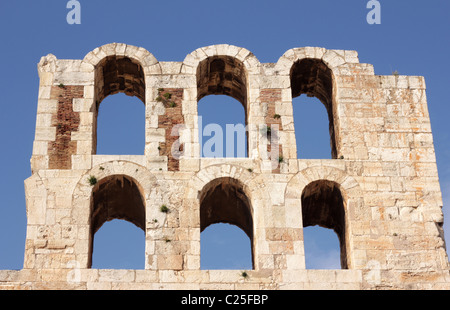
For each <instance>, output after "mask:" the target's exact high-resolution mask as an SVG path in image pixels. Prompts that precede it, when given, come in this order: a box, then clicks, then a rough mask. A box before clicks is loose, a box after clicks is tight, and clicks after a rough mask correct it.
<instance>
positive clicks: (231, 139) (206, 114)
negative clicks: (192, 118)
mask: <svg viewBox="0 0 450 310" xmlns="http://www.w3.org/2000/svg"><path fill="white" fill-rule="evenodd" d="M198 115H199V141H200V146H201V149H200V151H201V156H202V157H247V131H246V128H245V110H244V108H243V106H242V105H241V104H240V103H239V102H238V101H237V100H235V99H233V98H231V97H229V96H224V95H217V96H207V97H205V98H203V99H201V100H200V101H199V103H198Z"/></svg>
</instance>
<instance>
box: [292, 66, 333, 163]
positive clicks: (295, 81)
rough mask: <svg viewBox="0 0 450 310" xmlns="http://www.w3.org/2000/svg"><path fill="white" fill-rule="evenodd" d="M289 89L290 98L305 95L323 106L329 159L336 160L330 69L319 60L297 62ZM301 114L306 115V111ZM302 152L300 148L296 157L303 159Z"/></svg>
mask: <svg viewBox="0 0 450 310" xmlns="http://www.w3.org/2000/svg"><path fill="white" fill-rule="evenodd" d="M291 89H292V98H296V97H298V96H300V95H302V94H306V95H307V96H308V97H316V98H317V99H319V100H320V101H321V102H322V103H323V104H324V106H325V108H326V112H327V113H326V115H327V116H328V131H329V141H330V147H331V157H332V158H337V157H338V150H337V146H336V140H337V139H336V131H335V128H334V125H335V124H334V123H335V115H336V104H335V103H334V93H333V74H332V72H331V69H330V68H328V66H327V65H326V64H325V63H324V62H323V61H322V60H319V59H302V60H299V61H297V62H296V63H295V64H294V65H293V66H292V69H291ZM302 113H307V111H304V112H302ZM306 117H308V116H306ZM310 119H311V118H310ZM327 140H328V139H327ZM303 151H304V150H303V148H302V147H301V148H300V149H299V150H298V151H297V153H298V157H301V158H305V157H304V156H303V153H302V152H303Z"/></svg>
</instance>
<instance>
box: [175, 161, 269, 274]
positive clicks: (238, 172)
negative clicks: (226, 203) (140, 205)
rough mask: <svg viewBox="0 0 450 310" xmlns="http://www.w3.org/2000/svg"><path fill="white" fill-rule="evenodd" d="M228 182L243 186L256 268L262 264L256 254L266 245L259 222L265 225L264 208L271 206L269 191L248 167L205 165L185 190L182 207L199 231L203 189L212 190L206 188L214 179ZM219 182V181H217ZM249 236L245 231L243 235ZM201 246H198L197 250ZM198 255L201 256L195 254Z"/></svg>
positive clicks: (214, 182) (214, 181) (213, 182)
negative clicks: (250, 219) (249, 211)
mask: <svg viewBox="0 0 450 310" xmlns="http://www.w3.org/2000/svg"><path fill="white" fill-rule="evenodd" d="M220 179H228V180H233V181H231V182H232V183H238V184H240V185H241V186H242V189H243V192H244V193H245V196H246V197H247V198H248V200H249V205H250V206H251V216H252V223H253V228H252V229H253V231H252V235H253V242H252V243H253V244H252V247H253V267H254V269H258V268H259V265H260V264H261V263H260V262H259V259H258V255H259V253H260V252H261V251H264V249H266V248H267V245H266V244H265V240H264V239H263V238H264V234H263V233H258V230H262V229H264V228H263V227H261V223H264V209H265V207H267V206H268V205H270V204H271V199H270V196H269V194H268V191H267V190H266V189H265V184H264V182H262V180H260V178H259V177H258V176H255V175H254V174H253V173H252V172H250V171H249V170H248V168H245V167H241V166H238V165H230V164H222V165H213V166H208V167H206V168H204V169H201V170H200V171H199V172H197V173H196V174H195V175H194V176H193V177H192V178H191V181H190V182H189V184H188V186H187V187H186V190H185V194H184V199H183V206H184V207H185V209H189V212H190V214H189V215H186V217H189V218H192V219H194V220H192V225H193V226H194V228H197V229H198V230H199V233H200V230H201V223H200V212H201V211H200V202H201V198H202V195H204V194H205V189H209V188H212V187H210V186H209V185H211V184H212V185H214V184H216V182H217V180H220ZM219 183H220V182H219ZM246 233H247V235H248V232H246ZM199 248H200V247H198V249H199ZM196 254H197V255H198V256H200V253H199V252H198V253H196Z"/></svg>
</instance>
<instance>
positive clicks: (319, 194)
mask: <svg viewBox="0 0 450 310" xmlns="http://www.w3.org/2000/svg"><path fill="white" fill-rule="evenodd" d="M301 200H302V219H303V227H304V228H305V227H308V226H315V225H318V226H320V227H323V228H328V229H332V230H333V231H334V232H335V233H336V235H337V236H338V239H339V246H340V253H341V254H340V257H341V258H340V260H341V268H342V269H348V264H347V242H346V216H345V209H346V207H345V199H344V197H343V194H342V192H341V189H340V186H339V184H337V183H336V182H333V181H329V180H317V181H313V182H311V183H309V184H308V185H307V186H306V187H305V188H304V189H303V191H302V195H301Z"/></svg>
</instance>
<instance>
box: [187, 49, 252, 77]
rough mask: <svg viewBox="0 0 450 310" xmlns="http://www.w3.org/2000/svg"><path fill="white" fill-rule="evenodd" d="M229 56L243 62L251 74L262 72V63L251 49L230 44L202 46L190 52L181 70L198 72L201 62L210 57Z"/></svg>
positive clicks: (190, 72)
mask: <svg viewBox="0 0 450 310" xmlns="http://www.w3.org/2000/svg"><path fill="white" fill-rule="evenodd" d="M217 56H229V57H232V58H235V59H237V60H239V61H240V62H242V63H243V64H244V66H245V69H246V70H247V72H248V73H249V74H260V73H261V63H260V62H259V60H258V59H257V58H256V56H255V55H254V54H253V53H252V52H250V51H249V50H247V49H245V48H243V47H238V46H234V45H229V44H217V45H210V46H205V47H200V48H198V49H196V50H195V51H193V52H192V53H190V54H188V55H187V56H186V57H185V58H184V60H183V63H182V67H181V72H184V73H189V74H196V72H197V67H198V65H199V63H200V62H201V61H203V60H205V59H207V58H209V57H217Z"/></svg>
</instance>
